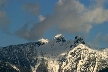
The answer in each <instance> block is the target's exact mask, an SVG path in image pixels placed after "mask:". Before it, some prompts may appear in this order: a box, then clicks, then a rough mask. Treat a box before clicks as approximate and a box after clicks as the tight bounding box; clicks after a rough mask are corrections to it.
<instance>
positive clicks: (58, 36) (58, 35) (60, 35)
mask: <svg viewBox="0 0 108 72" xmlns="http://www.w3.org/2000/svg"><path fill="white" fill-rule="evenodd" d="M60 37H64V36H63V35H62V34H57V35H56V36H55V37H54V39H56V38H60Z"/></svg>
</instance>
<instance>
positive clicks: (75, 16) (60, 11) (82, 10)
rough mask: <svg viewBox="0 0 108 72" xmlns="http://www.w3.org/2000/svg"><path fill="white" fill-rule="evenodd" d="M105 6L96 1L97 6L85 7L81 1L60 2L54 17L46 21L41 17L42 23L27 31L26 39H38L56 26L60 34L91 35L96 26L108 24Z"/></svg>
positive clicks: (66, 0) (101, 2) (98, 0)
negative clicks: (90, 32)
mask: <svg viewBox="0 0 108 72" xmlns="http://www.w3.org/2000/svg"><path fill="white" fill-rule="evenodd" d="M103 4H104V1H101V0H96V2H95V4H92V5H91V6H89V7H85V6H84V4H82V3H80V1H79V0H59V1H58V2H57V4H56V5H55V8H54V15H53V16H48V15H47V16H45V19H43V17H40V20H41V21H40V22H38V23H35V24H34V26H33V28H31V29H30V30H27V31H26V32H27V33H28V35H29V37H28V38H26V39H32V40H33V39H37V38H39V37H41V36H42V35H43V34H44V33H45V32H46V31H47V30H48V29H50V28H51V27H53V26H55V25H56V26H57V27H58V31H59V32H66V33H71V34H72V33H79V32H80V33H89V31H90V30H91V28H92V27H93V25H94V24H95V25H98V24H102V23H104V22H108V15H107V14H108V10H107V9H105V8H104V7H103ZM23 34H26V33H23ZM37 35H38V36H37ZM19 36H21V35H19Z"/></svg>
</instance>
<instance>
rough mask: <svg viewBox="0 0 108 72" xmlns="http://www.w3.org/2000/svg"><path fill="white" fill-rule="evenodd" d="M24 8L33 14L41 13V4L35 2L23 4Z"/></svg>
mask: <svg viewBox="0 0 108 72" xmlns="http://www.w3.org/2000/svg"><path fill="white" fill-rule="evenodd" d="M22 9H23V11H24V12H28V13H31V14H32V15H38V14H39V5H38V4H37V3H36V2H34V3H26V4H25V5H23V6H22Z"/></svg>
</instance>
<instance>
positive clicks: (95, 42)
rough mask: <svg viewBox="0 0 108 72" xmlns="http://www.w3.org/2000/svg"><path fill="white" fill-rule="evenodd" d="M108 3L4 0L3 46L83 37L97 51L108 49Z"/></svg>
mask: <svg viewBox="0 0 108 72" xmlns="http://www.w3.org/2000/svg"><path fill="white" fill-rule="evenodd" d="M107 3H108V1H107V0H0V46H7V45H13V44H21V43H26V42H30V41H37V40H38V39H40V38H42V37H43V38H48V39H53V37H54V36H55V35H56V34H58V33H62V34H63V35H64V36H65V38H66V39H67V40H69V39H72V40H73V39H74V37H75V36H76V35H82V36H83V37H84V39H85V41H86V42H87V43H88V44H89V45H90V46H91V47H96V48H103V47H108V4H107Z"/></svg>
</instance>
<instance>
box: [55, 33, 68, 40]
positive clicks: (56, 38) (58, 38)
mask: <svg viewBox="0 0 108 72" xmlns="http://www.w3.org/2000/svg"><path fill="white" fill-rule="evenodd" d="M54 40H56V42H66V40H65V38H64V36H63V35H62V34H57V35H56V36H55V37H54Z"/></svg>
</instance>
